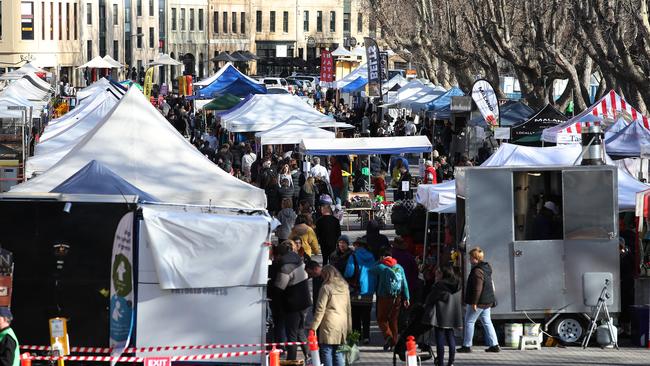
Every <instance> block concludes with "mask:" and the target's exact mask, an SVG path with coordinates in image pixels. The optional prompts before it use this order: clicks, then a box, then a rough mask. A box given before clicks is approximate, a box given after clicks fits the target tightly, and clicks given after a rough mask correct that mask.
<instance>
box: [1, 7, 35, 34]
mask: <svg viewBox="0 0 650 366" xmlns="http://www.w3.org/2000/svg"><path fill="white" fill-rule="evenodd" d="M43 13H45V3H43ZM43 32H45V30H43ZM43 34H45V33H43ZM0 39H2V1H0ZM43 39H45V36H43Z"/></svg>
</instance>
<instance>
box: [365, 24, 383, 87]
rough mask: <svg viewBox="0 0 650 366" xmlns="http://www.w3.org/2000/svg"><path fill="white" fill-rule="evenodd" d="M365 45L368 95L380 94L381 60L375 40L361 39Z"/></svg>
mask: <svg viewBox="0 0 650 366" xmlns="http://www.w3.org/2000/svg"><path fill="white" fill-rule="evenodd" d="M363 41H364V44H365V46H366V62H367V65H368V95H369V96H371V97H380V96H381V60H380V58H379V46H377V41H375V40H374V39H372V38H370V37H365V38H364V39H363Z"/></svg>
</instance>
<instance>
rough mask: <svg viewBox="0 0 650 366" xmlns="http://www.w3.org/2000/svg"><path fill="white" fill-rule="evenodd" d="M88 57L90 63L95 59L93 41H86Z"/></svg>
mask: <svg viewBox="0 0 650 366" xmlns="http://www.w3.org/2000/svg"><path fill="white" fill-rule="evenodd" d="M86 57H87V59H88V61H90V60H92V59H93V41H91V40H87V41H86Z"/></svg>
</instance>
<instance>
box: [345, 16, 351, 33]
mask: <svg viewBox="0 0 650 366" xmlns="http://www.w3.org/2000/svg"><path fill="white" fill-rule="evenodd" d="M343 32H350V13H343Z"/></svg>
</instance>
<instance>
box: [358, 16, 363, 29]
mask: <svg viewBox="0 0 650 366" xmlns="http://www.w3.org/2000/svg"><path fill="white" fill-rule="evenodd" d="M362 32H363V13H359V14H357V33H362Z"/></svg>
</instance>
